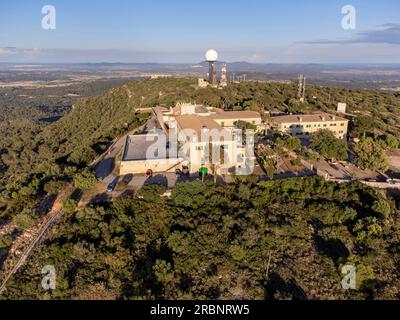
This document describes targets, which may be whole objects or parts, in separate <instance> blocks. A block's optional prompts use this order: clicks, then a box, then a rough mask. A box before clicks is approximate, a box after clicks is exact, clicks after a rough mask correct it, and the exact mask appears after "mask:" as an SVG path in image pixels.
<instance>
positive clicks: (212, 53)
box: [206, 49, 218, 62]
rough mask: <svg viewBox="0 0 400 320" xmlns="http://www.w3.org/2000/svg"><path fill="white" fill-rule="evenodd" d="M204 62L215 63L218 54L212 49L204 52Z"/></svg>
mask: <svg viewBox="0 0 400 320" xmlns="http://www.w3.org/2000/svg"><path fill="white" fill-rule="evenodd" d="M206 60H207V61H208V62H215V61H217V60H218V52H217V51H215V50H214V49H210V50H208V51H207V52H206Z"/></svg>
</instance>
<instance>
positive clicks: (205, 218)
mask: <svg viewBox="0 0 400 320" xmlns="http://www.w3.org/2000/svg"><path fill="white" fill-rule="evenodd" d="M164 191H165V189H163V187H161V186H147V187H145V188H144V189H142V190H141V192H140V194H139V195H138V196H137V197H134V196H132V195H126V196H124V197H122V198H120V199H119V200H117V201H115V202H114V203H113V204H112V205H107V206H104V205H96V206H95V205H92V206H88V207H86V208H84V209H81V210H80V211H78V212H76V213H74V214H72V215H71V216H69V217H66V218H65V219H64V220H63V221H62V223H60V224H59V225H58V226H57V228H56V230H54V232H53V233H52V234H51V235H50V237H49V238H48V240H47V241H46V242H45V243H44V244H43V245H42V246H41V247H40V248H39V250H38V251H37V253H36V254H35V255H34V256H33V257H32V258H31V259H30V260H29V263H28V264H27V266H26V268H24V269H23V271H21V272H20V273H19V274H18V275H17V276H16V277H14V279H13V280H12V282H10V284H9V286H8V290H7V292H6V296H5V297H6V298H12V299H21V298H25V299H276V300H282V299H398V298H400V273H399V270H400V265H399V262H400V251H399V245H400V237H399V236H400V219H399V218H400V216H399V203H398V202H397V203H395V201H394V200H393V199H390V198H387V197H386V196H385V195H384V194H383V193H381V192H378V191H374V190H372V189H366V188H364V187H362V186H361V185H358V184H357V183H354V184H351V185H348V184H337V183H331V182H325V181H324V180H323V179H321V178H315V177H312V178H302V179H289V180H283V181H275V182H259V183H257V182H255V181H252V180H251V179H249V180H244V181H243V180H242V181H240V183H239V182H238V183H236V184H231V185H225V186H216V185H214V184H213V182H212V181H207V182H206V183H205V184H202V183H201V182H200V181H199V182H193V183H185V184H180V185H178V186H177V187H176V188H175V189H174V191H173V194H172V196H171V198H166V197H162V196H161V194H162V193H163V192H164ZM397 200H398V199H397ZM345 264H350V265H354V266H355V267H356V268H357V272H358V273H357V290H348V291H346V290H343V289H342V288H341V280H342V278H343V275H342V274H341V268H342V266H344V265H345ZM45 265H54V266H55V267H56V270H57V272H58V273H57V277H58V278H57V288H56V290H54V291H52V292H49V291H44V290H43V289H42V288H41V278H42V274H41V273H40V272H41V268H42V267H43V266H45Z"/></svg>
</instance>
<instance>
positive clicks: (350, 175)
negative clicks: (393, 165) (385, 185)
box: [310, 159, 386, 181]
mask: <svg viewBox="0 0 400 320" xmlns="http://www.w3.org/2000/svg"><path fill="white" fill-rule="evenodd" d="M310 162H311V163H312V164H313V166H314V169H315V170H320V171H322V172H326V173H328V174H329V176H330V177H331V178H333V179H344V180H350V179H357V180H364V181H384V180H386V179H385V177H383V176H381V175H380V174H379V173H377V172H375V171H371V170H362V169H360V168H358V167H357V166H355V165H354V164H352V163H350V162H347V161H340V162H337V163H329V162H328V161H326V160H325V159H321V160H319V161H310Z"/></svg>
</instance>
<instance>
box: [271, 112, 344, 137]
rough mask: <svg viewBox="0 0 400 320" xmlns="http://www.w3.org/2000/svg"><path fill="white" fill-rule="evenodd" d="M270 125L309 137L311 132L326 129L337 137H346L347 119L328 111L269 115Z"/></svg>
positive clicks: (295, 134)
mask: <svg viewBox="0 0 400 320" xmlns="http://www.w3.org/2000/svg"><path fill="white" fill-rule="evenodd" d="M270 127H271V128H273V129H275V130H278V131H280V132H282V133H285V134H288V135H291V136H295V137H299V138H302V139H309V138H310V137H311V136H312V134H313V133H316V132H317V131H319V130H323V129H327V130H330V131H332V132H333V133H334V134H335V136H336V137H337V138H339V139H345V138H346V137H347V133H348V129H349V120H347V119H346V118H343V117H338V116H336V115H332V114H328V113H318V114H306V115H285V116H278V117H271V120H270Z"/></svg>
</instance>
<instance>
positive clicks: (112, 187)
mask: <svg viewBox="0 0 400 320" xmlns="http://www.w3.org/2000/svg"><path fill="white" fill-rule="evenodd" d="M114 188H115V183H114V182H111V183H110V184H109V185H108V186H107V192H108V193H111V192H113V191H114Z"/></svg>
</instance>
